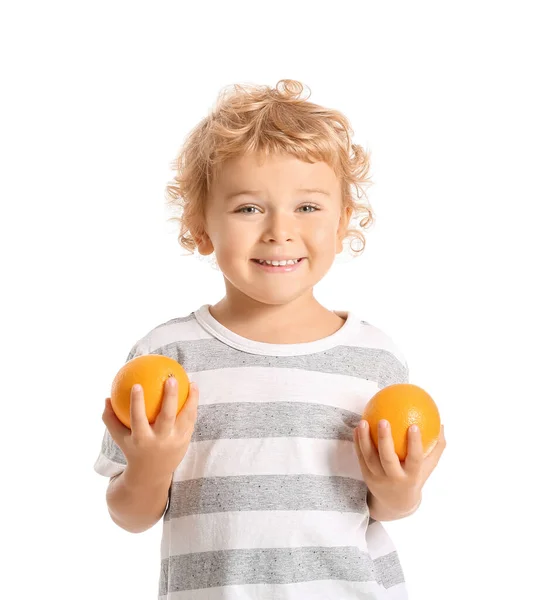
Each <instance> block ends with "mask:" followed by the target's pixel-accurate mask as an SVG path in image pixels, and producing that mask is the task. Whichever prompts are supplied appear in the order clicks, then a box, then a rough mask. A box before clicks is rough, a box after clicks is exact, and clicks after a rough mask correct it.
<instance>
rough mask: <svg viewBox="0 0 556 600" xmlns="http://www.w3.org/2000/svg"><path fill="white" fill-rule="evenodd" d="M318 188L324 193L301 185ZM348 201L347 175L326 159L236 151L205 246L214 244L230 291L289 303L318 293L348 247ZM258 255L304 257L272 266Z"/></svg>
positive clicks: (215, 191)
mask: <svg viewBox="0 0 556 600" xmlns="http://www.w3.org/2000/svg"><path fill="white" fill-rule="evenodd" d="M315 188H318V189H320V190H322V191H323V192H325V193H319V192H317V191H312V192H307V191H301V190H302V189H315ZM247 191H253V192H256V193H252V194H248V193H246V192H247ZM239 192H243V193H241V194H240V195H236V194H238V193H239ZM232 195H233V197H231V196H232ZM341 207H342V198H341V183H340V180H339V179H338V177H337V176H336V174H335V173H334V171H333V170H332V168H331V167H330V166H328V164H326V163H324V162H319V163H315V164H310V163H306V162H303V161H300V160H298V159H296V158H294V157H292V156H289V155H273V156H271V157H269V158H267V159H266V160H265V161H264V162H262V163H261V162H260V159H258V158H257V157H256V156H255V155H252V154H251V155H246V156H243V157H240V158H235V159H233V160H229V161H227V162H226V163H224V165H223V166H222V169H221V171H220V173H219V174H218V176H217V178H216V179H215V181H214V182H213V187H212V189H211V194H210V198H209V200H208V203H207V208H206V235H205V237H204V238H203V240H201V242H200V243H199V251H200V252H201V253H202V254H210V253H211V252H212V251H214V253H215V255H216V259H217V262H218V266H219V267H220V269H221V271H222V273H223V274H224V277H225V278H226V280H227V281H226V286H227V291H228V293H229V292H230V286H233V288H235V289H236V290H238V291H239V292H241V293H243V294H245V295H247V296H249V297H250V298H252V299H254V300H256V301H258V302H262V303H265V304H273V305H276V304H286V303H289V302H292V301H293V300H296V299H298V298H300V297H301V296H304V295H306V294H312V288H313V286H314V285H315V284H316V283H317V282H318V281H320V280H321V279H322V278H323V277H324V275H325V274H326V272H327V271H328V270H329V269H330V267H331V266H332V263H333V261H334V256H335V255H336V254H337V253H338V252H341V250H342V243H341V242H342V238H343V235H344V233H345V221H346V219H344V220H343V221H342V223H341V222H340V216H341V214H344V215H345V210H342V208H341ZM256 259H264V260H281V259H303V260H302V261H301V262H300V263H299V264H298V265H297V266H296V267H295V268H293V269H291V270H290V271H288V272H275V271H272V272H269V270H268V268H266V269H265V268H263V267H261V266H260V265H259V264H257V262H256ZM233 288H232V289H233Z"/></svg>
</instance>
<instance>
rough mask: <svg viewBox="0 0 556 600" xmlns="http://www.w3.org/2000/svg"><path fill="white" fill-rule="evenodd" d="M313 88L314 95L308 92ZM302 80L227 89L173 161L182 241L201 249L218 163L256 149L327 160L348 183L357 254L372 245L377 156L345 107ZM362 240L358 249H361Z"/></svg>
mask: <svg viewBox="0 0 556 600" xmlns="http://www.w3.org/2000/svg"><path fill="white" fill-rule="evenodd" d="M305 89H307V92H308V94H307V96H306V97H305V98H304V97H303V92H304V90H305ZM310 95H311V91H310V89H309V88H306V86H304V85H303V84H302V83H300V82H299V81H294V80H291V79H282V80H280V81H279V82H278V83H277V85H276V87H275V88H271V87H269V86H261V85H240V84H234V85H233V86H230V87H226V88H224V89H223V90H222V91H221V92H220V94H219V96H218V98H217V101H216V104H215V107H214V108H213V110H212V111H211V113H210V114H209V115H208V116H207V117H206V118H204V119H203V120H202V121H201V122H200V123H199V124H198V125H197V126H196V127H195V128H194V129H193V130H192V131H191V133H190V134H189V135H188V136H187V138H186V140H185V143H184V144H183V145H182V147H181V149H180V151H179V154H178V156H177V158H176V159H175V160H174V161H172V163H171V166H172V170H174V171H175V172H176V174H175V177H174V178H173V179H172V181H171V182H170V183H169V184H168V185H167V186H166V193H165V198H166V200H167V204H168V206H169V207H170V208H174V209H177V213H178V216H176V217H172V218H171V219H169V220H170V221H178V222H179V224H180V225H179V227H180V230H179V235H178V242H179V244H180V245H181V246H182V247H183V248H185V250H187V252H188V253H194V251H195V249H196V247H197V244H196V241H195V238H197V239H199V238H201V236H202V233H203V232H204V214H205V212H204V207H205V203H206V199H207V198H208V195H209V191H210V188H211V182H212V181H213V180H214V178H215V177H216V175H217V173H218V169H219V166H220V165H222V163H223V162H224V161H226V160H227V159H230V158H234V157H237V156H241V155H243V154H246V153H250V152H256V153H258V152H262V153H264V154H265V155H266V156H268V155H270V154H272V153H287V154H289V155H293V156H294V157H296V158H298V159H300V160H303V161H306V162H310V163H313V162H318V161H323V162H326V163H327V164H328V165H329V166H330V167H331V168H332V169H333V170H334V172H335V173H336V175H337V176H338V177H339V178H340V181H341V182H342V201H343V206H344V208H347V210H348V214H350V222H349V224H348V228H347V230H346V234H345V237H344V240H346V239H348V240H349V241H350V244H349V246H350V249H351V251H352V253H353V254H354V255H357V254H359V253H361V252H363V250H364V249H365V236H364V234H363V231H362V230H364V229H366V228H367V227H369V226H370V225H371V224H372V223H373V222H374V215H373V212H372V209H371V207H370V206H369V204H368V202H367V199H366V189H365V188H367V187H369V186H371V185H372V182H371V180H370V177H368V172H369V167H370V154H369V153H367V152H366V151H365V150H364V149H363V148H362V147H361V146H359V145H357V144H353V143H352V140H351V138H352V135H353V131H352V129H351V126H350V123H349V121H348V119H347V118H346V117H345V116H344V115H343V114H342V113H340V112H339V111H337V110H332V109H328V108H324V107H322V106H319V105H317V104H314V103H312V102H309V101H308V98H309V96H310ZM354 242H356V243H357V242H358V243H359V246H360V247H359V248H355V247H354V244H353V243H354Z"/></svg>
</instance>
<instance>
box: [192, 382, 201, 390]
mask: <svg viewBox="0 0 556 600" xmlns="http://www.w3.org/2000/svg"><path fill="white" fill-rule="evenodd" d="M191 389H192V390H195V391H197V390H198V389H199V388H198V387H197V384H196V383H195V382H194V381H192V382H191Z"/></svg>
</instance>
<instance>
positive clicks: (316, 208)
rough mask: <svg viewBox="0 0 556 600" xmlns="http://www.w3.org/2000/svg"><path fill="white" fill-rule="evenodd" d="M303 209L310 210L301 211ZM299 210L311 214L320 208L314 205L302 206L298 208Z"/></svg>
mask: <svg viewBox="0 0 556 600" xmlns="http://www.w3.org/2000/svg"><path fill="white" fill-rule="evenodd" d="M304 208H309V209H310V210H302V209H304ZM299 210H301V212H304V213H312V212H316V211H317V210H320V208H319V207H318V206H315V205H314V204H304V205H303V206H300V207H299Z"/></svg>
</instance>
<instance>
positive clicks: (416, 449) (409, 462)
mask: <svg viewBox="0 0 556 600" xmlns="http://www.w3.org/2000/svg"><path fill="white" fill-rule="evenodd" d="M381 423H386V427H380V426H379V428H378V448H376V447H375V445H374V444H373V441H372V439H371V434H370V431H369V425H368V423H367V422H366V421H362V422H361V423H360V424H359V426H358V427H356V428H355V430H354V434H353V436H354V442H355V450H356V452H357V458H358V459H359V465H360V467H361V473H362V475H363V479H364V481H365V483H366V484H367V487H368V489H369V491H370V492H371V496H372V499H371V517H373V518H375V519H376V520H389V519H396V518H400V517H402V516H405V515H407V514H411V513H412V512H413V511H414V510H416V508H417V507H418V506H419V503H420V501H421V490H422V489H423V486H424V484H425V482H426V480H427V479H428V478H429V476H430V474H431V473H432V472H433V470H434V469H435V467H436V465H437V463H438V461H439V460H440V457H441V455H442V453H443V452H444V448H445V447H446V440H445V438H444V425H442V426H441V429H440V436H439V437H438V440H437V442H436V445H435V446H434V448H433V449H432V451H431V452H430V454H429V455H428V456H427V457H425V456H424V452H423V445H422V442H421V433H420V431H419V429H418V428H417V431H411V430H409V431H408V434H407V437H408V448H407V457H406V459H405V460H404V461H403V462H400V459H399V458H398V455H397V454H396V452H395V450H394V440H393V439H392V434H391V432H390V425H389V424H388V422H387V421H384V422H381ZM361 424H363V425H364V427H363V428H361ZM373 504H374V505H375V506H376V509H374V507H373ZM373 511H374V515H373ZM375 515H376V516H375ZM377 517H379V518H377ZM382 517H384V518H382Z"/></svg>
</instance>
